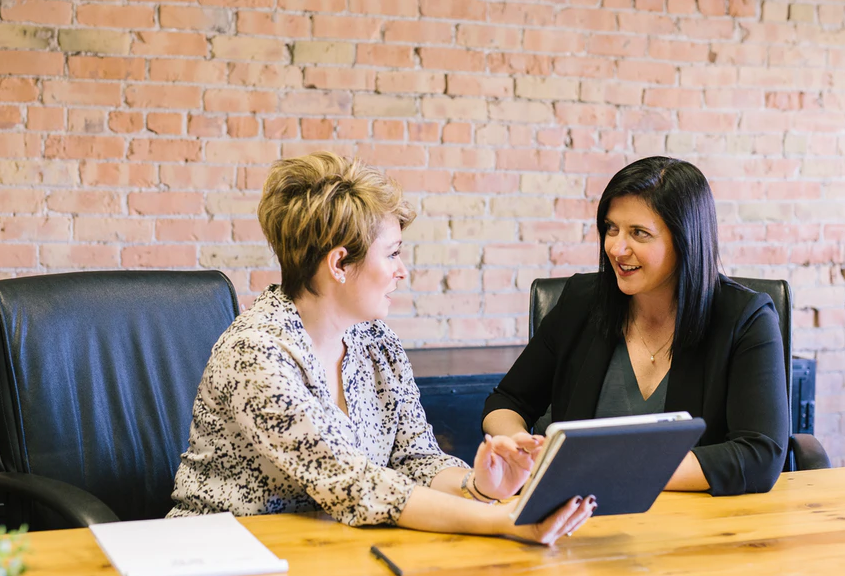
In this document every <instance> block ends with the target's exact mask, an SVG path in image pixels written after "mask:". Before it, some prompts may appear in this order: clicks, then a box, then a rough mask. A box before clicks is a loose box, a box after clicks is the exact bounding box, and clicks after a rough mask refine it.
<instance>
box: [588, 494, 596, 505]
mask: <svg viewBox="0 0 845 576" xmlns="http://www.w3.org/2000/svg"><path fill="white" fill-rule="evenodd" d="M595 503H596V497H595V496H593V495H592V494H590V495H589V496H587V504H595Z"/></svg>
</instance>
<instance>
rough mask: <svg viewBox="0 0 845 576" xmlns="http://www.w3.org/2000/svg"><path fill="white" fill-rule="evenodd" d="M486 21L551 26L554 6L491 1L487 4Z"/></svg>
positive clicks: (553, 19)
mask: <svg viewBox="0 0 845 576" xmlns="http://www.w3.org/2000/svg"><path fill="white" fill-rule="evenodd" d="M487 21H488V22H494V23H496V24H516V25H517V26H551V25H553V24H554V21H555V15H554V6H542V5H532V4H525V3H518V2H507V1H506V2H491V3H489V4H488V5H487Z"/></svg>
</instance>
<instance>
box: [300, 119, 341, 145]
mask: <svg viewBox="0 0 845 576" xmlns="http://www.w3.org/2000/svg"><path fill="white" fill-rule="evenodd" d="M299 124H300V127H301V130H302V138H303V139H305V140H329V139H331V137H332V134H333V133H334V123H333V122H332V121H331V120H329V119H327V118H303V119H302V120H300V121H299Z"/></svg>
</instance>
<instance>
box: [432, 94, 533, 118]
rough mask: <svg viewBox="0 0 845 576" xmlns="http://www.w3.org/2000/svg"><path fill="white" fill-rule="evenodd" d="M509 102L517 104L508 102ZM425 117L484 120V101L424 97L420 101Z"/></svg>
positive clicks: (478, 99) (485, 107)
mask: <svg viewBox="0 0 845 576" xmlns="http://www.w3.org/2000/svg"><path fill="white" fill-rule="evenodd" d="M509 104H517V103H516V102H509ZM421 109H422V115H423V116H424V117H425V118H448V119H457V120H486V119H487V106H486V102H485V101H484V100H483V99H480V98H444V97H424V98H423V99H422V103H421Z"/></svg>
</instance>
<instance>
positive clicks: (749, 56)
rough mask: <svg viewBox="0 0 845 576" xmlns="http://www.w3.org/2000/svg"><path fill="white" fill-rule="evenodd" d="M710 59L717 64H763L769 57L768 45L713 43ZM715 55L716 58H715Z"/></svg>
mask: <svg viewBox="0 0 845 576" xmlns="http://www.w3.org/2000/svg"><path fill="white" fill-rule="evenodd" d="M710 52H711V53H710V55H709V59H710V61H711V62H715V63H716V64H735V65H738V66H763V65H765V63H766V60H767V59H768V56H769V54H768V46H765V45H759V44H749V45H746V46H742V45H736V44H713V45H712V46H711V47H710ZM714 57H715V60H714Z"/></svg>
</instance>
